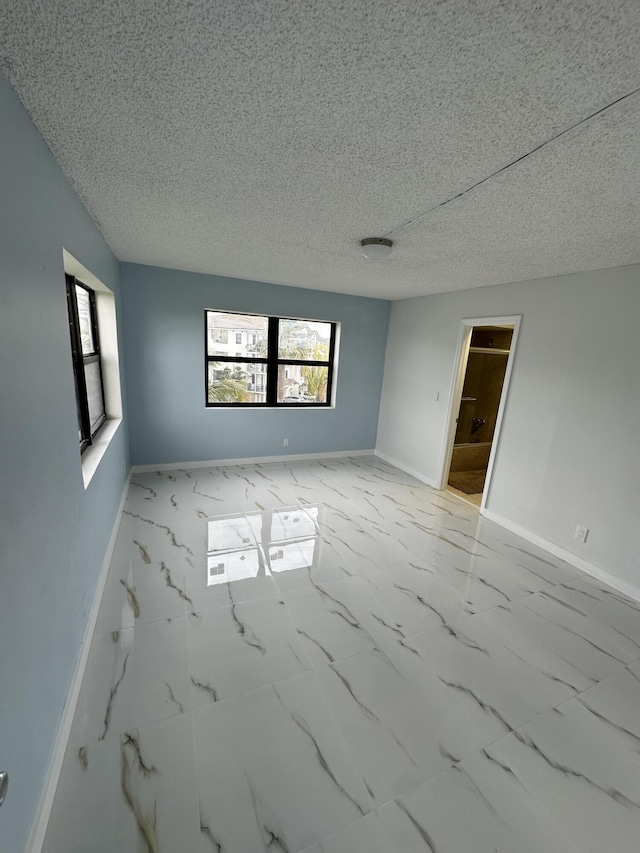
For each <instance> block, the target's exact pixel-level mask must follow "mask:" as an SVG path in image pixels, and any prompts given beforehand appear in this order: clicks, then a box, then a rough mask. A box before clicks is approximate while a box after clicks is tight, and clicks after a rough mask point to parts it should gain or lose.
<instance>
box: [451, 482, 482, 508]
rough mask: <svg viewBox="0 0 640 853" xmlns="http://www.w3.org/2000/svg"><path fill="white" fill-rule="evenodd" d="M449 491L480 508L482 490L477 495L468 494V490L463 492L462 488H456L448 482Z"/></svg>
mask: <svg viewBox="0 0 640 853" xmlns="http://www.w3.org/2000/svg"><path fill="white" fill-rule="evenodd" d="M447 492H449V493H450V494H452V495H456V496H457V497H459V498H460V499H461V500H463V501H466V502H467V503H470V504H471V505H472V506H477V507H478V508H479V507H480V504H481V503H482V492H480V493H479V494H477V495H468V494H467V493H466V492H461V491H460V489H454V488H453V486H451V485H449V484H448V483H447Z"/></svg>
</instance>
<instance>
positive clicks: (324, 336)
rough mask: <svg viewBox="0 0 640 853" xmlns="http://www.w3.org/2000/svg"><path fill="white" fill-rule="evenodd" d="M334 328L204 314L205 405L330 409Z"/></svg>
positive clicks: (321, 323)
mask: <svg viewBox="0 0 640 853" xmlns="http://www.w3.org/2000/svg"><path fill="white" fill-rule="evenodd" d="M336 327H337V324H336V323H332V322H327V321H321V320H299V319H294V318H289V317H269V316H263V315H258V314H237V313H232V312H225V311H205V359H206V365H205V368H206V376H205V382H206V405H207V406H283V407H292V408H293V407H296V406H318V407H320V406H330V405H331V402H332V385H333V378H334V360H335V349H336Z"/></svg>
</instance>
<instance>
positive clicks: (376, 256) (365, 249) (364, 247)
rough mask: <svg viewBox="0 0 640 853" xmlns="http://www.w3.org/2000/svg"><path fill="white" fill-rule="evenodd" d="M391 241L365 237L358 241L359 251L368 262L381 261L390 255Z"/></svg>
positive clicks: (384, 238) (382, 238) (383, 238)
mask: <svg viewBox="0 0 640 853" xmlns="http://www.w3.org/2000/svg"><path fill="white" fill-rule="evenodd" d="M392 247H393V240H388V239H387V238H386V237H365V238H364V240H360V251H361V252H362V254H363V255H364V256H365V258H368V259H369V260H370V261H381V260H382V259H383V258H387V257H388V256H389V255H390V254H391V249H392Z"/></svg>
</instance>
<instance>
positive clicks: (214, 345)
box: [207, 311, 269, 358]
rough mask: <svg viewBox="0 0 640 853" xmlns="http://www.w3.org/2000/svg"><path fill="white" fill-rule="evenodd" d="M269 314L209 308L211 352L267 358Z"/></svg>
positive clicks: (208, 326)
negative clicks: (226, 312) (261, 314)
mask: <svg viewBox="0 0 640 853" xmlns="http://www.w3.org/2000/svg"><path fill="white" fill-rule="evenodd" d="M268 326H269V320H268V318H267V317H255V316H253V315H252V314H225V313H223V312H222V311H207V353H208V354H209V355H229V356H236V355H239V356H240V357H242V356H245V357H246V356H248V355H250V356H254V357H258V358H266V357H267V330H268Z"/></svg>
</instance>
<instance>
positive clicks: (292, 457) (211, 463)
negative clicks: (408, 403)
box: [131, 450, 375, 474]
mask: <svg viewBox="0 0 640 853" xmlns="http://www.w3.org/2000/svg"><path fill="white" fill-rule="evenodd" d="M342 456H375V450H333V451H329V452H326V453H289V454H287V455H286V456H246V457H241V458H239V459H207V460H205V461H200V462H163V463H162V464H160V465H134V466H133V467H132V468H131V471H132V473H134V474H144V473H145V472H146V471H176V470H180V469H181V468H222V467H224V466H225V465H257V464H263V463H268V462H304V461H305V460H307V459H310V460H313V459H335V458H336V457H342Z"/></svg>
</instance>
